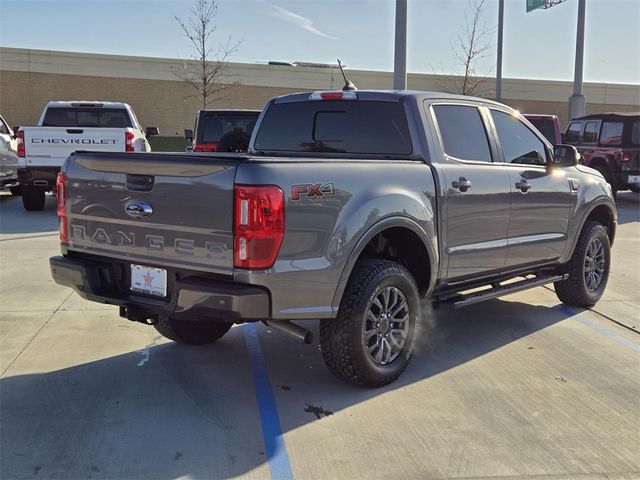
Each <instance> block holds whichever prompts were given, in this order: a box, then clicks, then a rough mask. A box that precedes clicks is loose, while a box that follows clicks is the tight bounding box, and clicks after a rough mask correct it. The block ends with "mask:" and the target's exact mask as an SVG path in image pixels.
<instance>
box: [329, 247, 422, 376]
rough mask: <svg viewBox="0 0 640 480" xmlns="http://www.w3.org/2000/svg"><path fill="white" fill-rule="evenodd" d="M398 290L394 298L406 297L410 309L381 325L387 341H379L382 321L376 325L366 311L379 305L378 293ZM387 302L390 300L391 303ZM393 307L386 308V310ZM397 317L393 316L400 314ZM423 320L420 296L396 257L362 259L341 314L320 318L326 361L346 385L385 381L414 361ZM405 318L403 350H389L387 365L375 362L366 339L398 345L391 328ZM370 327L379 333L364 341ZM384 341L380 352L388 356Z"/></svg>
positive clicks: (354, 273) (409, 274)
mask: <svg viewBox="0 0 640 480" xmlns="http://www.w3.org/2000/svg"><path fill="white" fill-rule="evenodd" d="M389 289H391V290H389ZM394 289H395V292H396V293H395V295H396V297H395V298H396V300H400V301H401V298H402V297H404V299H405V301H406V302H405V303H406V305H407V308H408V310H407V311H406V314H405V315H404V317H405V318H406V320H404V321H403V320H399V321H398V322H395V323H393V322H392V321H391V320H390V319H389V317H386V320H385V325H384V327H381V328H384V329H385V330H384V331H385V334H384V337H385V339H386V338H387V334H388V336H389V339H386V340H382V338H380V339H378V338H379V337H381V335H382V334H381V333H375V332H379V330H378V329H377V326H376V325H379V324H374V325H372V320H371V319H370V318H369V317H368V314H369V313H371V312H370V310H371V309H372V308H375V307H374V306H373V305H374V303H373V302H375V301H376V300H377V299H378V298H379V297H378V296H379V295H384V293H385V292H387V291H389V292H392V293H391V295H393V292H394ZM398 292H399V293H398ZM388 304H389V303H388V302H387V306H388ZM396 305H400V303H396ZM389 310H390V309H387V312H388V311H389ZM402 312H404V310H400V311H399V312H398V314H397V315H400V314H402ZM397 315H396V316H395V317H394V318H398V317H397ZM374 316H375V315H374ZM383 316H384V315H383ZM380 318H381V317H380ZM419 319H420V297H419V293H418V287H417V285H416V282H415V280H414V279H413V276H412V275H411V273H409V271H408V270H407V269H406V268H405V267H403V266H402V265H399V264H398V263H395V262H392V261H388V260H376V259H364V260H360V261H359V262H358V263H357V264H356V266H355V268H354V271H353V273H352V274H351V278H350V279H349V283H348V285H347V288H346V289H345V292H344V295H343V297H342V301H341V303H340V310H339V311H338V317H337V318H336V319H335V320H331V319H327V320H322V321H321V322H320V348H321V350H322V356H323V358H324V361H325V363H326V365H327V367H328V368H329V370H330V371H331V372H332V373H333V374H334V375H336V376H337V377H338V378H340V379H342V380H345V381H346V382H348V383H352V384H354V385H363V386H368V387H381V386H383V385H387V384H389V383H391V382H393V381H394V380H395V379H397V378H398V377H399V376H400V375H401V374H402V372H404V370H405V368H407V365H408V364H409V361H410V360H411V355H412V353H413V345H414V339H415V336H416V330H417V328H418V321H419ZM405 321H406V322H407V327H405V328H406V333H405V337H404V344H403V345H402V348H400V349H398V351H396V352H395V353H393V349H391V352H392V354H391V355H390V356H389V361H388V362H387V363H386V364H381V363H378V362H376V360H375V359H374V358H372V357H373V356H374V354H373V353H369V351H368V348H371V346H369V345H368V344H367V343H365V342H370V341H371V340H373V341H374V344H375V343H380V342H386V345H387V346H386V348H387V349H390V348H391V341H390V339H393V342H394V343H396V345H400V343H398V342H397V338H396V337H394V336H393V334H392V332H391V330H392V329H393V326H394V324H395V327H396V329H397V328H399V326H400V325H403V324H404V322H405ZM381 322H382V320H381ZM367 325H371V327H372V329H370V330H369V332H372V331H374V330H375V331H374V334H373V336H371V337H370V338H369V339H367V340H365V329H366V328H367ZM396 333H398V330H396ZM380 344H381V345H383V346H382V347H380V349H379V350H382V352H383V355H384V351H385V350H384V343H380ZM373 346H375V345H373ZM374 351H375V350H374ZM387 353H388V350H387ZM393 355H395V357H393Z"/></svg>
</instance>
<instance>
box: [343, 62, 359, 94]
mask: <svg viewBox="0 0 640 480" xmlns="http://www.w3.org/2000/svg"><path fill="white" fill-rule="evenodd" d="M338 67H340V73H342V78H344V87H342V90H343V91H345V92H347V91H349V90H358V88H357V87H356V86H355V85H354V84H353V83H352V82H351V81H349V80H347V76H346V75H345V74H344V69H343V68H342V62H340V59H339V58H338Z"/></svg>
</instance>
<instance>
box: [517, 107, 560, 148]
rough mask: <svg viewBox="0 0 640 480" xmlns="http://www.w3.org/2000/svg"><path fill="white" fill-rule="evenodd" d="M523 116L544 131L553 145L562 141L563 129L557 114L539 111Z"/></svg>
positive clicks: (540, 130) (541, 131)
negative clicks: (540, 112)
mask: <svg viewBox="0 0 640 480" xmlns="http://www.w3.org/2000/svg"><path fill="white" fill-rule="evenodd" d="M523 117H524V118H526V119H527V120H529V122H530V123H531V124H532V125H533V126H534V127H536V128H537V129H538V131H539V132H540V133H542V134H543V135H544V136H545V138H546V139H547V140H549V142H551V145H560V144H561V143H562V130H560V121H559V120H558V117H557V115H546V114H538V113H525V114H523Z"/></svg>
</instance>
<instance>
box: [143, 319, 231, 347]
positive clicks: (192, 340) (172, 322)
mask: <svg viewBox="0 0 640 480" xmlns="http://www.w3.org/2000/svg"><path fill="white" fill-rule="evenodd" d="M232 325H233V324H232V323H224V322H208V321H198V320H196V321H191V320H176V319H171V318H168V317H160V318H159V319H158V323H156V324H155V325H154V327H155V329H156V330H157V331H158V333H160V334H161V335H162V336H164V337H166V338H168V339H169V340H173V341H174V342H179V343H186V344H187V345H206V344H207V343H213V342H215V341H216V340H219V339H220V338H222V337H223V336H224V334H225V333H227V332H228V331H229V330H230V329H231V326H232Z"/></svg>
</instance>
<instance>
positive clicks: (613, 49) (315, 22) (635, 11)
mask: <svg viewBox="0 0 640 480" xmlns="http://www.w3.org/2000/svg"><path fill="white" fill-rule="evenodd" d="M525 2H526V0H506V1H505V37H504V64H503V75H504V76H505V77H514V78H542V79H553V80H572V79H573V67H574V55H575V35H576V16H577V6H578V0H566V2H564V3H562V4H560V5H557V6H555V7H553V8H550V9H548V10H539V11H535V12H532V13H528V14H527V13H525ZM191 4H192V2H191V1H189V0H153V1H148V0H75V1H74V0H56V1H53V0H49V1H41V0H0V45H2V46H5V47H23V48H34V49H48V50H65V51H79V52H97V53H113V54H125V55H126V54H129V55H143V56H153V57H176V58H188V57H189V55H190V46H189V42H188V40H187V39H186V38H184V37H183V36H182V34H181V31H180V29H179V27H178V24H177V22H176V21H175V19H174V16H176V15H178V16H185V15H188V13H189V9H190V7H191ZM219 4H220V8H219V12H218V16H217V18H216V23H217V25H218V31H217V32H216V41H217V42H218V41H224V40H225V39H226V38H227V37H228V36H231V37H232V38H233V39H235V40H242V44H241V46H240V48H239V50H238V52H237V53H236V54H235V55H234V56H233V57H232V59H231V60H232V61H238V62H255V61H267V60H280V61H289V62H293V61H309V62H332V63H333V62H335V59H336V58H341V59H342V60H343V62H344V63H346V64H347V66H348V67H349V68H355V69H370V70H386V71H390V70H392V68H393V36H394V11H395V10H394V5H395V2H394V1H393V0H353V1H339V0H296V1H281V0H269V1H254V0H221V1H220V2H219ZM497 6H498V2H497V0H486V3H485V7H484V18H483V22H484V23H485V24H486V27H487V28H488V29H491V28H494V29H495V27H496V25H497V11H498V9H497ZM408 8H409V39H408V56H409V61H408V68H409V71H410V72H423V73H460V68H461V67H460V65H459V64H458V63H457V62H456V60H455V59H454V58H453V52H452V47H453V45H454V43H455V42H456V39H457V37H458V36H459V35H461V34H462V31H463V26H464V21H465V20H464V15H465V10H466V9H467V1H466V0H409V7H408ZM639 25H640V0H587V20H586V50H585V71H584V77H585V81H590V82H608V83H636V84H640V27H639ZM493 37H494V38H495V34H494V35H493ZM493 43H494V44H495V40H493ZM494 66H495V48H493V49H492V50H491V55H490V56H489V57H488V58H487V59H485V61H484V64H483V65H481V68H480V70H481V71H489V70H492V69H493V67H494Z"/></svg>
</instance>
